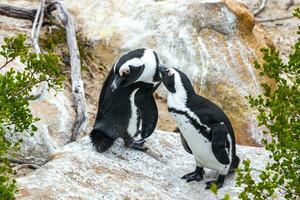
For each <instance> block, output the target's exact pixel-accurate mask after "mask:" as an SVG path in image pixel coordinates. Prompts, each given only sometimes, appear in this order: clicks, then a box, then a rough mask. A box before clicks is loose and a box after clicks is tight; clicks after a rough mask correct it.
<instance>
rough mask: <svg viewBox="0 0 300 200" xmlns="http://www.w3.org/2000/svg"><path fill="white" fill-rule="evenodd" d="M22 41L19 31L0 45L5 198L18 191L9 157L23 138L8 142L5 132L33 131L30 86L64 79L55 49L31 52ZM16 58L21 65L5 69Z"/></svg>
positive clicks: (56, 84)
mask: <svg viewBox="0 0 300 200" xmlns="http://www.w3.org/2000/svg"><path fill="white" fill-rule="evenodd" d="M25 41H26V36H25V35H21V34H19V35H17V36H16V37H7V38H5V39H4V44H3V45H1V48H0V55H1V56H3V57H4V59H5V63H3V65H2V64H1V65H0V66H1V67H0V197H1V199H8V200H10V199H14V194H15V193H16V192H17V188H16V182H15V180H13V179H11V178H10V174H12V173H13V170H12V169H11V168H10V162H9V159H8V157H9V156H14V154H15V152H16V150H18V146H19V144H20V142H22V141H21V140H19V141H17V142H11V141H9V140H8V139H7V137H6V136H5V135H6V134H8V133H10V134H21V133H22V132H24V131H25V130H28V131H30V132H31V133H32V134H33V133H34V132H35V131H36V130H37V127H36V126H34V125H33V123H34V122H36V121H38V120H39V119H38V118H36V117H34V116H33V115H32V114H31V112H30V109H29V101H30V100H32V98H33V97H32V96H31V95H30V92H31V90H32V89H33V87H34V86H36V85H37V84H39V83H41V82H43V81H46V82H47V84H48V88H49V89H51V88H53V89H59V88H60V87H61V86H62V81H63V77H62V76H61V71H60V69H59V68H58V67H57V66H58V63H59V57H58V56H56V55H55V54H54V53H45V54H39V55H37V54H35V53H31V52H30V48H29V45H27V44H26V43H25ZM16 59H19V60H20V62H21V63H23V64H24V69H22V70H19V71H17V70H16V69H15V68H14V67H12V68H10V69H8V70H7V71H6V72H4V69H5V68H7V67H8V65H9V64H11V63H12V61H14V60H16Z"/></svg>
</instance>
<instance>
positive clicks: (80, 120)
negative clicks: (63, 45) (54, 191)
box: [55, 1, 88, 141]
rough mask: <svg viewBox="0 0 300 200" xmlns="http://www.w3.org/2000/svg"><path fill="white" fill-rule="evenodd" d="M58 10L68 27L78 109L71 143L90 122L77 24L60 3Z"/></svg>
mask: <svg viewBox="0 0 300 200" xmlns="http://www.w3.org/2000/svg"><path fill="white" fill-rule="evenodd" d="M55 5H56V8H57V10H58V12H59V17H60V20H61V22H62V23H63V24H64V25H65V27H66V34H67V43H68V46H69V53H70V63H71V79H72V93H73V95H74V100H75V107H76V112H77V116H76V120H75V124H74V128H73V131H72V137H71V141H75V140H76V138H77V136H78V135H79V134H80V133H81V132H82V131H84V129H85V128H86V125H87V121H88V114H87V110H86V103H85V95H84V87H83V82H82V80H81V74H80V73H81V70H80V68H81V65H80V55H79V49H78V45H77V41H76V32H75V24H74V21H73V17H72V16H71V15H70V14H69V13H68V11H67V10H66V9H65V7H64V6H63V5H62V4H61V3H60V2H58V1H55Z"/></svg>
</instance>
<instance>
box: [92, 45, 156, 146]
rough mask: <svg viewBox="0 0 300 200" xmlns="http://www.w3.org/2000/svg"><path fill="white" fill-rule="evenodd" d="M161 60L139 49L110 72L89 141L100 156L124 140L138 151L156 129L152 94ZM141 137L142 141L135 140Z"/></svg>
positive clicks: (124, 56)
mask: <svg viewBox="0 0 300 200" xmlns="http://www.w3.org/2000/svg"><path fill="white" fill-rule="evenodd" d="M158 65H159V59H158V56H157V54H156V52H155V51H153V50H151V49H136V50H134V51H131V52H129V53H127V54H125V55H123V56H122V57H120V58H119V60H118V61H117V62H116V63H115V65H114V66H113V68H112V69H111V71H110V72H109V74H108V76H107V78H106V80H105V82H104V84H103V87H102V90H101V93H100V97H99V103H98V112H97V116H96V120H95V124H94V127H93V130H92V131H91V133H90V138H91V141H92V143H93V145H94V146H95V147H96V149H97V151H98V152H104V151H106V150H107V149H108V148H109V147H111V145H112V144H113V142H114V141H115V140H116V139H117V138H119V137H121V138H123V139H124V141H125V145H126V146H128V147H131V148H133V149H136V150H142V151H143V150H146V148H145V147H143V145H144V142H145V138H147V137H149V136H150V135H151V134H152V132H153V131H154V129H155V126H156V123H157V119H158V110H157V106H156V103H155V100H154V97H153V93H154V92H155V90H156V89H157V87H158V86H159V85H160V80H161V77H160V74H159V72H158ZM139 134H140V135H141V139H140V140H138V141H135V140H134V137H136V136H137V135H139Z"/></svg>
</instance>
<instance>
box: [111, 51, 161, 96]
mask: <svg viewBox="0 0 300 200" xmlns="http://www.w3.org/2000/svg"><path fill="white" fill-rule="evenodd" d="M158 64H159V60H158V56H157V54H156V53H155V51H153V50H152V49H136V50H134V51H131V52H129V53H127V54H125V55H123V56H122V57H121V58H119V60H118V61H117V62H116V64H115V65H114V77H115V78H114V80H113V82H112V85H111V90H112V91H113V92H114V91H115V90H116V89H117V88H119V87H127V86H129V85H131V84H133V83H136V82H145V83H155V82H158V81H160V79H161V77H160V75H159V72H158Z"/></svg>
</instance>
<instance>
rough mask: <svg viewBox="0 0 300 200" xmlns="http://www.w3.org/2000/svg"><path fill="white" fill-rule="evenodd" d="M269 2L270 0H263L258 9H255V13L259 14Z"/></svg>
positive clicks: (255, 14)
mask: <svg viewBox="0 0 300 200" xmlns="http://www.w3.org/2000/svg"><path fill="white" fill-rule="evenodd" d="M267 3H268V0H261V2H260V5H259V7H258V9H256V10H254V11H253V15H254V16H258V15H259V14H260V13H261V12H262V11H263V10H264V9H265V7H266V5H267Z"/></svg>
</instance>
